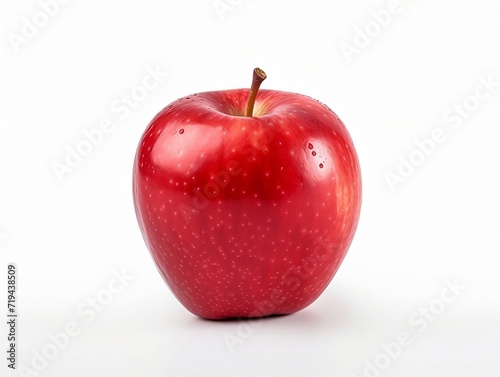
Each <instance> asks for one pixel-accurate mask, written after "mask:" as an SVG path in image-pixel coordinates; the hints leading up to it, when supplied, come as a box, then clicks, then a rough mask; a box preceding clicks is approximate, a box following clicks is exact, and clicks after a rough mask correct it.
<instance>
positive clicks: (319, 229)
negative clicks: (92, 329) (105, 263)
mask: <svg viewBox="0 0 500 377" xmlns="http://www.w3.org/2000/svg"><path fill="white" fill-rule="evenodd" d="M248 94H249V90H248V89H237V90H226V91H218V92H205V93H199V94H195V95H191V96H188V97H185V98H181V99H179V100H177V101H175V102H173V103H171V104H170V105H169V106H167V107H165V108H164V109H163V110H162V111H160V113H159V114H158V115H157V116H156V117H155V118H154V119H153V120H152V121H151V123H150V124H149V126H148V127H147V129H146V131H145V133H144V134H143V136H142V139H141V140H140V143H139V146H138V149H137V154H136V158H135V161H134V170H133V194H134V203H135V210H136V214H137V218H138V222H139V226H140V228H141V231H142V234H143V237H144V240H145V242H146V245H147V247H148V248H149V251H150V253H151V255H152V257H153V259H154V262H155V263H156V266H157V268H158V270H159V272H160V274H161V276H162V277H163V279H164V280H165V282H166V283H167V285H168V286H169V288H170V289H171V291H172V292H173V293H174V295H175V296H176V297H177V299H178V300H179V301H180V302H181V303H182V304H183V305H184V306H185V307H186V308H187V309H188V310H189V311H190V312H192V313H193V314H195V315H197V316H200V317H204V318H210V319H221V318H231V317H258V316H267V315H271V314H289V313H293V312H296V311H298V310H301V309H303V308H305V307H306V306H308V305H310V304H311V303H312V302H313V301H314V300H316V299H317V298H318V296H319V295H320V294H321V293H322V292H323V291H324V290H325V288H326V287H327V285H328V284H329V282H330V281H331V279H332V278H333V276H334V275H335V273H336V271H337V269H338V268H339V266H340V264H341V262H342V260H343V259H344V256H345V255H346V252H347V250H348V248H349V246H350V244H351V241H352V239H353V236H354V233H355V230H356V226H357V223H358V218H359V213H360V207H361V176H360V168H359V162H358V158H357V155H356V151H355V149H354V146H353V143H352V140H351V137H350V136H349V133H348V131H347V130H346V128H345V126H344V124H343V123H342V122H341V120H340V119H339V118H338V117H337V116H336V115H335V114H334V113H333V112H332V111H331V110H330V109H329V108H328V107H326V106H325V105H323V104H321V103H320V102H318V101H316V100H314V99H312V98H310V97H306V96H303V95H299V94H295V93H288V92H280V91H271V90H261V91H260V92H259V93H258V97H257V100H256V102H255V110H254V112H253V115H254V116H253V117H247V116H243V114H244V112H245V107H246V104H247V99H248Z"/></svg>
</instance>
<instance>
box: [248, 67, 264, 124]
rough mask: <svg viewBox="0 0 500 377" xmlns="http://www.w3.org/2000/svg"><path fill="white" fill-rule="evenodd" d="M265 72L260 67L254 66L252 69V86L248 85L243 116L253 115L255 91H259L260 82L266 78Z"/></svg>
mask: <svg viewBox="0 0 500 377" xmlns="http://www.w3.org/2000/svg"><path fill="white" fill-rule="evenodd" d="M266 77H267V75H266V73H265V72H264V71H263V70H262V69H260V68H255V69H254V70H253V79H252V86H251V87H250V93H249V94H248V102H247V111H246V113H245V116H247V117H252V116H253V106H254V105H255V99H256V98H257V93H258V92H259V88H260V84H262V81H264V80H265V79H266Z"/></svg>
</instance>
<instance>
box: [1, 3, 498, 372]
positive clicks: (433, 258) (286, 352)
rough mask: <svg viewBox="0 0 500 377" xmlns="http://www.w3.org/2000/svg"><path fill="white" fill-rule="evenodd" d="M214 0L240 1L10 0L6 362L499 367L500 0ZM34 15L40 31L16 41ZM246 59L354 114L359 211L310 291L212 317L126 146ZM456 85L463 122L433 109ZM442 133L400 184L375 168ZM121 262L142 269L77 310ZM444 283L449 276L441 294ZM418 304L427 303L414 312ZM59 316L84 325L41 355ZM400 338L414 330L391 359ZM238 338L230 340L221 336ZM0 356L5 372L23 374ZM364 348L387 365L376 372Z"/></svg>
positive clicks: (453, 95)
mask: <svg viewBox="0 0 500 377" xmlns="http://www.w3.org/2000/svg"><path fill="white" fill-rule="evenodd" d="M222 2H223V3H226V4H232V5H229V6H228V9H230V10H227V11H226V12H225V13H223V14H218V13H217V11H216V10H215V8H214V1H213V0H199V1H180V0H176V1H163V2H159V1H152V0H144V1H128V2H125V1H118V0H113V1H106V2H102V1H96V0H90V1H77V0H74V1H71V2H69V3H68V4H65V5H60V6H59V9H58V10H57V11H54V12H53V13H55V14H53V15H52V16H50V17H46V20H45V21H47V22H46V25H41V24H43V22H44V16H43V15H40V14H39V12H40V11H41V6H40V4H39V3H38V2H37V1H34V0H29V1H22V2H14V1H2V3H1V9H0V14H1V28H2V36H3V38H2V42H1V76H0V77H1V90H2V98H1V108H0V112H1V113H0V122H1V128H0V130H1V131H0V132H1V133H0V151H1V157H0V185H1V186H0V190H1V202H0V214H1V217H0V240H1V244H0V251H1V264H0V280H1V282H2V283H1V284H0V288H1V291H0V292H1V293H0V307H1V308H2V309H1V310H0V314H1V315H2V316H4V317H5V318H2V320H1V323H2V325H1V326H0V327H1V332H0V336H1V338H0V344H1V347H2V348H1V351H2V352H1V354H2V355H4V356H5V354H6V352H5V350H6V348H7V340H6V336H7V335H6V331H7V326H6V325H5V324H4V322H5V321H6V320H7V319H6V310H7V308H6V300H7V299H6V284H5V282H6V275H7V271H6V270H7V263H9V262H13V263H15V264H16V265H17V268H18V287H17V289H18V299H17V300H18V301H17V309H18V313H19V318H18V328H17V331H18V340H19V342H18V348H17V363H18V364H17V365H18V367H20V366H21V365H23V366H25V367H27V368H33V365H32V359H33V357H34V355H36V353H37V352H44V350H45V351H46V352H49V354H50V355H51V357H52V356H54V357H53V358H52V359H51V360H48V362H47V365H44V366H42V367H41V366H40V364H38V368H39V369H40V370H39V371H36V374H33V375H40V376H51V377H58V376H73V377H77V376H94V377H98V376H122V377H125V376H151V377H154V376H351V375H355V376H375V375H378V373H380V375H381V376H399V377H401V376H403V377H405V376H415V377H416V376H433V377H438V376H454V377H460V376H475V377H478V376H483V377H486V376H499V375H500V363H499V361H498V355H499V354H500V352H499V351H500V324H499V317H500V294H499V292H500V257H499V250H500V248H499V246H500V242H499V229H500V227H499V225H500V221H499V213H500V204H499V192H500V190H499V189H500V173H499V166H500V165H499V160H500V159H499V140H500V134H499V123H500V122H499V121H500V106H499V98H500V97H499V92H500V87H499V86H498V84H496V86H495V85H493V86H492V87H491V88H490V92H487V91H484V89H485V88H482V89H480V90H482V93H483V94H484V93H488V94H489V96H488V98H483V99H481V100H475V99H474V98H472V97H471V96H474V94H475V90H476V88H477V87H478V86H481V80H482V79H484V80H488V79H489V80H493V81H494V82H497V83H498V81H500V72H499V67H500V58H499V46H500V35H499V24H500V8H499V2H498V1H496V0H479V1H474V2H473V1H451V0H447V1H439V2H436V1H428V0H421V1H404V2H403V1H401V3H400V5H399V7H397V9H398V10H400V12H399V13H397V14H392V16H391V19H390V21H388V23H387V25H385V26H380V24H379V26H377V25H374V24H373V22H375V21H374V19H375V16H374V14H373V13H372V12H379V11H381V10H384V9H387V8H388V3H387V1H378V0H373V1H359V2H346V1H343V2H341V1H263V0H241V1H235V0H232V1H231V0H222ZM219 5H220V3H219ZM37 17H38V18H37ZM25 18H26V19H28V20H31V21H33V19H34V18H37V21H36V22H38V24H39V25H41V26H40V27H38V28H37V29H38V31H37V33H36V35H33V36H30V38H26V39H25V40H24V42H25V43H22V44H20V45H18V46H17V48H16V44H15V43H12V39H13V38H14V37H13V35H14V34H16V35H18V36H20V37H22V31H23V30H22V28H23V25H24V23H25V22H26V21H25ZM367 27H368V29H369V31H370V33H371V34H372V36H371V37H369V43H367V44H368V45H367V46H366V47H362V46H361V44H360V43H362V42H363V41H361V42H360V38H361V37H358V40H357V43H358V47H359V46H361V47H360V48H359V49H358V50H357V52H356V53H354V54H352V55H351V56H349V58H347V57H346V54H345V53H343V51H342V48H341V46H344V47H345V46H346V44H350V45H352V46H354V47H356V45H355V37H356V35H357V31H356V30H365V28H367ZM370 28H371V29H370ZM25 31H26V30H25ZM361 39H362V38H361ZM343 43H344V44H343ZM255 66H260V67H261V68H263V69H264V70H265V71H266V72H267V74H268V79H267V80H266V81H265V83H264V84H263V87H264V88H268V89H280V90H286V91H293V92H299V93H303V94H307V95H310V96H312V97H314V98H317V99H319V100H321V101H322V102H324V103H326V104H328V105H329V106H330V107H331V108H332V109H333V110H334V111H335V112H336V113H337V114H338V115H339V116H340V118H341V119H342V120H343V121H344V123H345V124H346V126H347V127H348V129H349V131H350V133H351V136H352V138H353V140H354V143H355V145H356V148H357V151H358V154H359V157H360V161H361V167H362V172H363V188H364V193H363V208H362V215H361V221H360V224H359V228H358V232H357V234H356V237H355V240H354V242H353V244H352V247H351V249H350V251H349V253H348V256H347V258H346V259H345V261H344V264H343V265H342V267H341V269H340V271H339V272H338V274H337V276H336V277H335V278H334V280H333V282H332V283H331V285H330V286H329V288H328V289H327V290H326V291H325V292H324V294H323V295H322V296H321V297H320V298H319V299H318V300H317V301H316V302H315V303H314V304H313V305H311V306H310V307H309V308H307V309H305V310H303V311H302V312H299V313H296V314H294V315H291V316H288V317H282V318H271V319H267V320H264V321H261V322H251V323H250V324H249V323H247V322H234V321H233V322H209V321H203V320H200V319H197V318H196V317H194V316H192V315H191V314H190V313H188V312H187V311H186V310H185V309H184V308H183V307H182V306H181V305H180V304H179V303H178V302H177V301H176V300H175V299H174V297H173V296H172V294H171V293H170V291H169V290H168V288H167V287H166V285H165V284H164V283H163V281H162V280H161V278H160V276H159V274H158V273H157V271H156V269H155V267H154V265H153V262H152V259H151V258H150V256H149V254H148V252H147V250H146V247H145V245H144V243H143V241H142V238H141V235H140V232H139V229H138V226H137V223H136V219H135V214H134V210H133V204H132V197H131V168H132V161H133V157H134V153H135V148H136V146H137V143H138V140H139V138H140V136H141V134H142V132H143V131H144V129H145V127H146V125H147V124H148V122H149V121H150V120H151V118H152V117H153V116H154V115H155V114H156V113H157V112H158V111H159V110H160V109H161V108H162V107H164V106H165V105H167V104H168V103H169V102H171V101H173V100H174V99H176V98H178V97H181V96H185V95H187V94H191V93H194V92H199V91H205V90H216V89H230V88H238V87H247V86H248V85H249V81H250V77H251V70H252V69H253V68H254V67H255ZM148 67H150V69H159V70H160V71H162V72H168V76H167V75H165V76H166V77H163V78H161V82H159V83H158V85H157V87H156V88H155V89H154V90H150V91H148V92H147V95H146V96H145V98H144V100H143V101H142V102H140V103H138V105H137V106H136V107H135V108H133V109H131V111H130V113H129V114H127V115H126V116H125V113H124V112H122V113H119V112H117V111H113V108H112V106H113V103H114V102H115V101H117V100H120V98H121V96H122V95H123V94H127V93H130V92H131V91H132V90H134V89H135V90H140V89H137V86H139V85H141V82H142V80H143V78H144V77H145V76H146V75H147V74H148V71H147V70H148ZM159 81H160V80H159ZM482 97H484V96H482ZM464 101H466V103H467V104H468V105H467V106H468V108H469V110H471V109H472V108H473V110H471V111H469V112H468V113H467V114H466V117H464V116H462V117H461V118H459V119H458V120H457V124H456V127H455V128H453V124H452V123H450V122H446V121H445V120H444V116H445V114H446V113H447V112H448V111H449V110H450V109H453V104H463V102H464ZM107 118H109V119H110V120H111V121H112V122H113V125H114V128H113V130H112V132H110V133H108V134H106V135H104V137H103V140H102V142H101V143H100V144H99V145H98V146H96V147H95V148H94V149H93V150H92V152H91V153H90V154H89V155H88V156H86V157H84V158H83V160H82V161H81V163H80V164H79V165H78V166H76V167H75V168H74V169H73V171H72V172H70V173H67V174H64V175H63V179H62V181H61V180H59V179H58V177H57V175H56V174H55V172H54V170H53V164H54V163H55V162H60V163H64V159H65V158H66V154H67V148H68V147H70V148H75V146H76V145H77V144H78V143H79V142H80V141H81V140H84V134H83V132H84V130H86V131H89V130H91V129H94V128H97V127H98V125H99V122H101V121H102V120H103V119H107ZM439 129H441V130H443V132H445V138H446V140H445V141H444V142H442V143H440V144H437V145H435V148H434V150H433V151H432V153H429V156H426V157H425V158H424V161H423V162H422V161H420V160H419V162H421V164H420V166H417V167H416V168H415V170H414V171H413V172H412V173H411V174H408V177H406V178H404V181H403V182H400V183H398V184H396V186H395V188H394V190H391V187H390V185H389V184H388V182H387V180H386V177H385V176H386V174H387V173H388V172H392V173H395V174H397V169H398V165H399V164H400V157H402V158H406V159H408V158H409V156H410V155H411V154H412V153H413V156H414V158H417V157H418V155H419V152H415V151H418V149H417V146H416V143H415V141H416V140H423V139H425V138H429V137H431V135H432V134H433V132H435V131H436V130H439ZM438 132H439V131H438ZM420 156H422V155H420ZM123 270H124V271H125V272H126V273H127V274H128V275H130V276H133V278H131V280H130V281H128V282H127V283H126V285H122V286H121V288H122V290H121V291H120V292H119V293H116V294H114V295H113V296H112V300H111V302H110V303H109V304H107V305H105V306H103V307H100V309H102V310H101V311H94V312H93V314H94V315H95V316H94V317H92V318H91V314H89V313H88V312H87V314H86V315H82V312H81V309H82V308H86V309H87V310H88V308H89V306H87V305H88V304H87V302H88V301H87V300H88V299H89V298H92V297H96V296H99V295H101V296H100V297H101V298H102V297H108V296H106V295H105V290H106V289H107V287H108V284H109V283H110V282H113V279H114V275H113V274H114V273H121V272H122V271H123ZM454 281H455V282H456V283H457V284H458V285H459V286H460V288H459V290H458V291H457V292H458V293H457V294H456V295H455V296H453V298H454V299H453V302H449V303H446V304H443V302H442V301H441V299H440V297H441V293H442V291H443V290H444V289H446V286H447V285H446V284H447V282H448V284H449V283H453V282H454ZM115 286H116V287H117V286H119V284H115ZM103 292H104V293H103ZM448 294H449V292H448ZM103 295H104V296H103ZM449 296H450V297H451V296H452V295H451V294H449ZM108 298H109V297H108ZM448 301H450V300H448ZM429 306H431V313H432V310H433V311H434V312H435V314H436V315H435V316H434V317H435V318H434V317H433V319H432V321H429V320H425V321H424V322H419V325H418V326H417V325H416V323H415V320H416V319H419V320H420V321H422V318H423V317H422V316H420V314H418V313H419V310H422V309H421V308H429ZM79 309H80V312H79ZM71 323H73V325H74V326H76V328H77V330H78V335H76V336H74V337H72V338H71V339H70V341H69V342H67V343H68V344H63V345H64V347H63V349H56V353H55V354H54V353H52V354H51V353H50V350H52V351H53V350H54V349H53V346H50V345H49V344H51V343H52V344H53V343H54V341H53V340H51V337H50V336H51V334H52V335H57V334H59V333H61V332H62V331H64V329H65V326H67V325H68V324H71ZM424 325H425V326H426V327H425V329H424V328H423V327H424ZM70 326H71V325H70ZM420 330H422V331H420ZM401 333H406V334H407V335H408V336H409V337H410V341H411V344H409V345H408V346H405V347H402V350H401V351H400V352H396V351H394V352H395V353H393V357H390V355H389V356H383V355H384V354H386V355H387V352H386V351H384V349H383V344H385V345H387V344H390V343H392V342H394V341H396V340H397V338H398V336H399V335H400V334H401ZM228 336H233V337H236V339H238V340H239V341H240V342H239V343H237V344H235V345H234V346H233V347H230V346H229V345H228V344H229V343H227V339H228ZM63 338H64V337H62V338H61V337H60V339H63ZM231 339H233V340H234V338H231ZM51 347H52V348H51ZM384 352H385V353H384ZM4 356H2V357H1V361H0V369H1V370H2V371H1V374H2V375H7V374H8V375H9V376H10V375H16V373H10V371H9V370H8V369H7V367H6V364H7V361H6V360H5V357H4ZM389 357H390V359H388V358H389ZM495 358H496V359H497V360H495ZM375 362H377V363H378V365H379V366H383V368H382V367H381V368H380V369H383V370H381V371H380V372H376V371H374V370H373V369H371V370H369V369H366V368H367V365H369V364H370V363H375ZM374 365H375V364H374ZM5 371H8V372H9V373H7V374H6V373H5Z"/></svg>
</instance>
